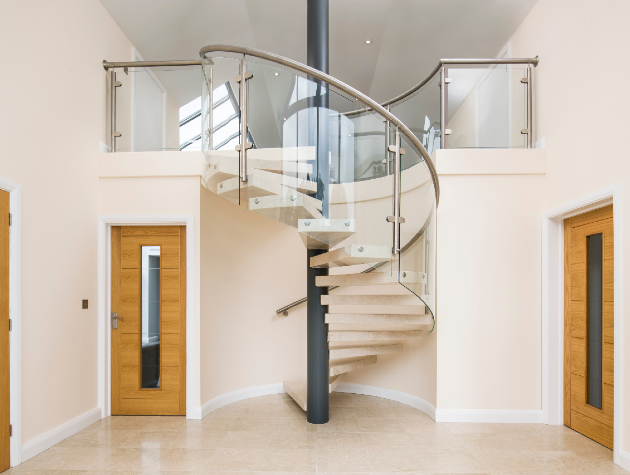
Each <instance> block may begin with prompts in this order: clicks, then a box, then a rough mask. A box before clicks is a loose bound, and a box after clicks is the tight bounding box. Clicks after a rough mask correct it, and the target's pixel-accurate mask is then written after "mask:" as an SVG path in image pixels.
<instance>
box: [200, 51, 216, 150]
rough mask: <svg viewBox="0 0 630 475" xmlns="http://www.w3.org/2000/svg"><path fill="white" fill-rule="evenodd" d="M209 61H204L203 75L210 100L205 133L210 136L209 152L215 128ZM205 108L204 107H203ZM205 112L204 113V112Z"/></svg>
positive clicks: (211, 148)
mask: <svg viewBox="0 0 630 475" xmlns="http://www.w3.org/2000/svg"><path fill="white" fill-rule="evenodd" d="M210 63H211V62H210V61H208V60H204V61H202V66H201V67H202V74H203V75H204V77H205V79H206V80H205V83H206V89H207V92H206V94H207V99H208V113H207V115H208V122H207V124H204V125H205V130H204V133H205V134H207V135H208V142H207V143H208V150H213V147H212V142H213V133H212V130H213V127H214V98H213V94H214V91H213V90H212V66H211V64H210ZM202 107H203V105H202ZM202 112H203V111H202Z"/></svg>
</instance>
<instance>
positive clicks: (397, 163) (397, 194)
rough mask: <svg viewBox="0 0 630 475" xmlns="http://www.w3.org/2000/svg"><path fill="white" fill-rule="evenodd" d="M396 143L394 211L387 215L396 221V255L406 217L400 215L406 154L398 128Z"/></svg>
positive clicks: (393, 150) (388, 219) (390, 219)
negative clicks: (401, 227)
mask: <svg viewBox="0 0 630 475" xmlns="http://www.w3.org/2000/svg"><path fill="white" fill-rule="evenodd" d="M395 137H396V142H395V145H390V146H389V151H390V152H393V153H394V212H393V215H392V216H388V217H387V221H388V222H390V223H394V239H393V241H394V245H393V246H392V248H393V249H392V252H393V253H394V255H398V254H399V253H400V224H401V223H404V222H405V218H402V217H401V216H400V194H401V187H400V171H401V166H400V156H401V155H404V153H405V150H404V149H403V148H401V147H400V132H399V131H398V129H396V136H395Z"/></svg>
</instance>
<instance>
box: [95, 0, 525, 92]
mask: <svg viewBox="0 0 630 475" xmlns="http://www.w3.org/2000/svg"><path fill="white" fill-rule="evenodd" d="M535 2H536V0H330V74H331V75H332V76H335V77H337V78H339V79H341V80H342V81H344V82H346V83H348V84H350V85H351V86H353V87H355V88H357V89H359V90H360V91H362V92H364V93H367V94H368V95H370V96H371V97H372V98H374V99H376V100H378V101H384V100H386V99H389V98H391V97H393V96H396V95H398V94H399V93H401V92H403V91H405V90H407V89H409V88H410V87H412V86H413V85H415V84H417V83H418V82H419V81H420V80H421V79H422V78H424V77H425V76H426V75H427V74H428V73H429V72H430V71H431V70H432V69H433V68H434V67H435V65H436V64H437V62H438V61H439V59H440V58H454V57H460V58H461V57H495V56H496V55H497V54H498V53H499V51H500V50H501V48H502V47H503V46H504V45H505V43H506V42H507V41H508V40H509V38H510V36H511V34H512V33H513V32H514V30H515V29H516V28H517V27H518V25H519V24H520V23H521V21H522V20H523V19H524V17H525V16H526V15H527V13H528V12H529V11H530V9H531V8H532V6H533V5H534V3H535ZM101 3H102V4H103V5H104V6H105V8H106V9H107V11H108V12H109V13H110V14H111V15H112V17H113V18H114V20H115V21H116V23H117V24H118V25H119V26H120V28H121V29H122V30H123V32H124V33H125V34H126V35H127V37H128V38H129V39H130V41H131V42H132V43H133V45H134V46H135V47H136V48H137V49H138V51H139V52H140V54H141V55H142V56H143V58H144V59H145V60H172V59H196V58H198V52H199V49H200V48H201V47H202V46H205V45H209V44H235V45H239V46H247V47H253V48H258V49H262V50H266V51H270V52H273V53H276V54H280V55H282V56H287V57H289V58H292V59H294V60H297V61H301V62H306V1H305V0H229V1H228V0H178V1H174V0H101ZM366 39H369V40H371V44H369V45H366V44H365V40H366ZM105 59H107V60H110V61H125V60H130V59H131V58H105Z"/></svg>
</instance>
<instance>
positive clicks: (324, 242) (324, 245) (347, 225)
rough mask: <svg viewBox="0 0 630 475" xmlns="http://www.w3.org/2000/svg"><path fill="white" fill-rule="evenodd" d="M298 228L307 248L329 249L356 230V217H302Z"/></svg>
mask: <svg viewBox="0 0 630 475" xmlns="http://www.w3.org/2000/svg"><path fill="white" fill-rule="evenodd" d="M297 230H298V231H299V232H300V237H301V238H302V242H304V245H305V246H306V248H307V249H328V248H330V247H333V246H336V245H337V244H339V243H340V242H342V241H344V240H346V239H348V238H349V237H350V236H352V235H353V234H354V233H355V232H356V221H355V220H354V219H300V220H299V221H298V226H297Z"/></svg>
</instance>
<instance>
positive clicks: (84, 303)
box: [81, 299, 88, 309]
mask: <svg viewBox="0 0 630 475" xmlns="http://www.w3.org/2000/svg"><path fill="white" fill-rule="evenodd" d="M81 308H83V309H86V308H88V301H87V299H86V300H83V301H81Z"/></svg>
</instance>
